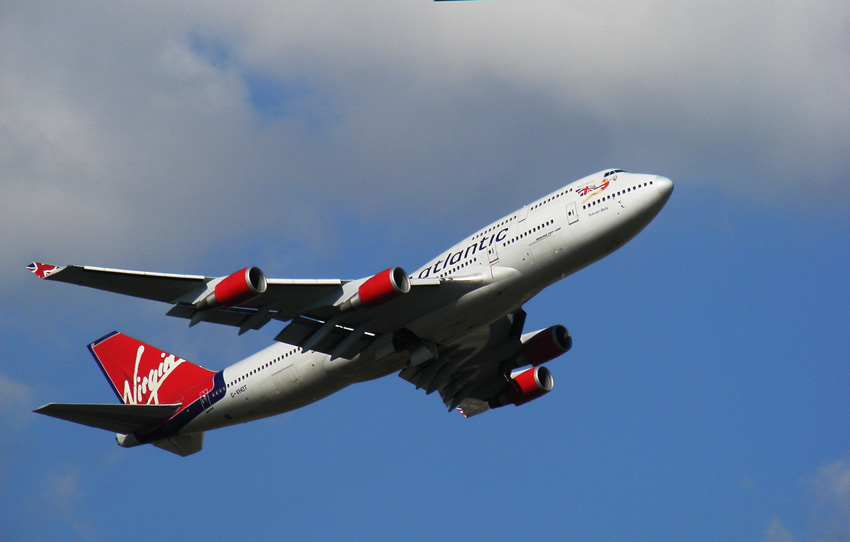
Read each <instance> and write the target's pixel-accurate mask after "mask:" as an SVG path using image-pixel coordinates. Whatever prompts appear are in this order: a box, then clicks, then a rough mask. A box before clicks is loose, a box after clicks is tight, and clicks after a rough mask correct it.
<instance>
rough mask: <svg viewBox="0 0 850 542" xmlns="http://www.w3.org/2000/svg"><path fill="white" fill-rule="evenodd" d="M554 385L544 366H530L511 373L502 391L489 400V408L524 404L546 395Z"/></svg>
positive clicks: (549, 373) (553, 380) (550, 374)
mask: <svg viewBox="0 0 850 542" xmlns="http://www.w3.org/2000/svg"><path fill="white" fill-rule="evenodd" d="M554 387H555V379H554V378H552V373H551V372H549V369H547V368H546V367H531V368H530V369H526V370H524V371H521V372H519V373H515V374H513V375H511V378H510V380H508V385H507V386H505V389H504V391H502V393H500V394H499V395H498V396H497V397H496V398H495V399H492V400H491V401H490V408H498V407H500V406H504V405H508V404H512V405H516V406H519V405H524V404H525V403H527V402H529V401H532V400H534V399H537V398H538V397H540V396H542V395H546V394H547V393H549V392H550V391H552V388H554Z"/></svg>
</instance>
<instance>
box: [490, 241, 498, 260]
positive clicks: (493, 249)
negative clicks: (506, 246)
mask: <svg viewBox="0 0 850 542" xmlns="http://www.w3.org/2000/svg"><path fill="white" fill-rule="evenodd" d="M497 244H498V241H496V242H494V243H493V245H492V246H490V248H488V249H487V260H488V261H489V262H490V265H493V264H495V263H497V262H498V261H499V251H498V250H497V249H496V245H497Z"/></svg>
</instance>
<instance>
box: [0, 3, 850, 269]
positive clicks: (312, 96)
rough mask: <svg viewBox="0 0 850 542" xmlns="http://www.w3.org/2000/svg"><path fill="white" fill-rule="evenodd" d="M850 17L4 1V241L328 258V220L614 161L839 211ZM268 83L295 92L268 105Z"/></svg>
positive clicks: (785, 6)
mask: <svg viewBox="0 0 850 542" xmlns="http://www.w3.org/2000/svg"><path fill="white" fill-rule="evenodd" d="M844 10H845V6H844V5H843V3H842V2H839V1H837V0H824V1H820V2H815V3H794V2H785V3H780V4H775V3H768V2H764V1H762V2H757V3H755V4H753V3H748V4H747V5H745V6H744V5H741V4H740V3H736V2H732V1H731V0H727V1H725V2H721V3H720V4H717V3H715V4H712V6H702V5H694V4H681V5H678V4H677V5H670V4H668V3H661V2H657V1H647V2H639V3H631V4H623V3H622V2H613V1H603V2H596V3H593V4H588V5H582V6H572V5H568V4H565V3H563V2H555V1H542V0H541V1H534V2H532V1H527V2H521V1H516V2H481V3H459V4H442V3H430V2H389V1H385V2H381V1H376V2H369V3H363V2H356V1H353V0H352V1H350V2H329V1H325V2H323V1H320V2H310V3H295V4H292V3H289V4H280V3H279V2H258V3H252V4H249V5H241V4H240V5H235V4H232V3H228V2H219V3H207V4H205V5H203V6H197V5H194V4H189V3H186V4H184V3H176V2H163V3H161V4H159V5H157V6H155V7H151V6H150V5H149V4H146V5H144V6H142V5H139V6H126V5H117V4H109V3H99V2H88V3H81V4H80V3H78V4H74V5H73V6H70V5H69V6H64V7H63V6H53V5H51V7H50V9H44V6H42V5H40V3H39V2H26V3H14V4H12V5H4V17H3V18H2V20H0V25H2V26H0V30H2V31H0V62H2V69H3V74H4V77H3V78H2V80H0V171H2V176H3V182H2V183H0V217H2V218H0V221H2V224H0V226H2V228H3V231H4V233H5V235H4V236H3V238H2V239H0V253H3V254H6V255H9V256H10V257H18V255H19V254H22V255H23V254H25V255H26V256H22V261H23V263H26V261H25V260H27V259H28V258H40V257H43V256H44V255H50V257H55V258H59V260H58V262H57V263H64V262H65V261H67V262H69V263H92V264H104V265H115V266H123V267H126V266H131V265H135V264H138V265H143V266H145V268H150V267H151V266H156V265H164V264H165V263H168V267H167V269H170V270H175V271H185V272H196V271H197V268H196V267H194V265H196V262H197V261H198V259H199V258H203V257H211V256H210V255H211V254H212V255H215V253H216V252H217V251H220V250H225V249H224V247H234V246H238V245H239V244H240V243H257V244H259V245H261V246H262V245H264V244H268V245H275V246H277V245H279V243H280V240H281V238H285V239H290V240H292V243H294V246H293V247H292V248H293V250H296V251H299V252H302V253H307V255H309V256H312V257H316V256H320V255H321V252H320V249H319V248H317V247H321V246H328V245H330V246H333V245H334V242H335V241H334V238H335V228H336V227H338V225H337V224H335V223H334V220H333V219H334V217H335V216H337V215H343V216H357V217H359V219H360V220H364V221H378V220H380V221H384V222H387V221H391V220H393V219H402V218H403V219H406V220H408V221H409V220H414V221H415V220H419V221H421V222H433V221H436V220H439V219H440V218H446V217H452V216H455V215H456V213H457V212H458V210H460V209H465V210H468V209H470V208H473V209H474V208H475V207H476V205H477V202H478V200H479V199H480V197H481V196H480V195H481V193H482V192H486V193H487V194H491V195H492V194H508V193H511V192H514V191H516V187H517V186H519V185H522V186H524V187H526V188H524V190H527V191H529V192H533V191H535V190H538V191H540V192H542V191H544V190H546V189H550V188H551V187H552V186H556V185H558V184H559V183H562V182H565V181H567V180H572V179H573V178H576V177H578V176H581V175H583V174H586V173H589V172H591V171H594V170H597V169H600V168H602V167H607V166H609V165H617V166H623V167H626V168H628V169H633V170H644V171H652V172H658V173H663V174H666V175H668V176H670V177H673V178H674V179H675V180H677V181H684V182H699V183H710V184H712V185H715V186H717V187H719V188H721V189H723V190H726V191H728V192H730V193H733V194H737V195H741V196H743V197H747V198H758V199H768V200H772V201H774V202H778V204H780V205H797V202H798V201H803V202H804V203H805V204H808V205H818V206H822V207H826V208H828V209H831V210H832V212H842V211H840V210H842V209H844V208H845V207H846V204H848V203H850V187H848V184H847V183H846V182H845V181H844V173H845V172H846V171H847V169H848V166H850V158H848V157H850V111H848V109H847V108H846V107H845V101H846V96H847V95H848V90H850V89H848V83H847V82H848V81H850V48H848V47H847V41H846V37H845V34H844V31H843V27H842V22H841V21H842V18H841V17H840V14H842V13H844ZM199 44H208V46H210V47H211V48H212V49H211V50H204V49H203V47H199ZM262 80H265V81H271V82H272V83H273V85H272V91H274V90H275V89H277V90H279V91H280V92H281V93H284V94H287V93H288V94H287V97H286V98H283V99H282V100H284V101H283V102H282V103H283V105H282V106H281V105H280V104H278V106H280V107H277V108H271V111H272V113H273V114H271V115H269V114H268V113H269V112H270V111H269V110H265V111H264V110H263V109H262V107H260V108H258V107H256V106H257V104H256V103H252V100H255V98H256V91H257V88H256V85H257V82H258V81H262ZM275 85H277V86H275ZM293 89H295V90H296V91H293ZM285 100H289V101H288V102H287V101H285ZM281 112H283V113H281ZM535 187H539V188H535ZM449 192H451V194H452V196H451V197H450V198H448V197H446V194H447V193H449ZM516 197H517V196H516V195H514V194H511V196H510V200H511V201H510V205H515V204H516ZM509 207H510V206H509V205H506V206H505V209H507V208H509ZM488 216H489V215H488ZM296 232H298V233H296ZM213 257H214V256H213ZM163 269H165V267H163ZM222 272H226V271H224V270H222ZM15 277H16V280H23V279H24V277H23V275H22V274H20V273H19V274H18V275H16V276H15Z"/></svg>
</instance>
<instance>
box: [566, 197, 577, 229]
mask: <svg viewBox="0 0 850 542" xmlns="http://www.w3.org/2000/svg"><path fill="white" fill-rule="evenodd" d="M567 222H568V223H569V224H575V223H576V222H578V210H576V204H575V202H573V203H570V204H569V205H567Z"/></svg>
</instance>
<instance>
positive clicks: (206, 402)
mask: <svg viewBox="0 0 850 542" xmlns="http://www.w3.org/2000/svg"><path fill="white" fill-rule="evenodd" d="M201 406H202V407H203V409H204V410H207V409H208V408H210V407H211V406H212V403H211V402H210V394H209V390H204V391H203V392H202V393H201Z"/></svg>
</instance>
